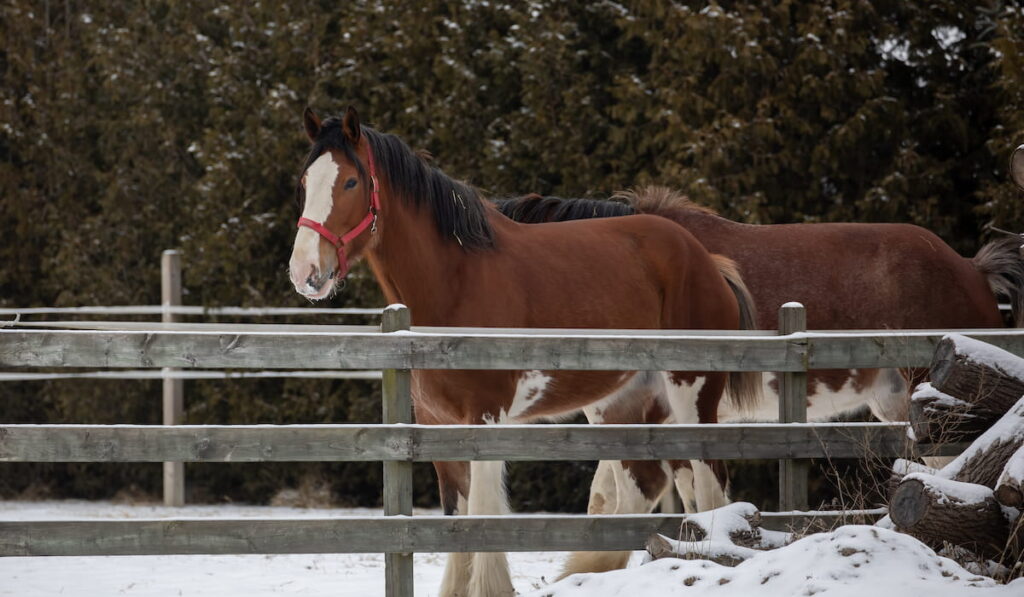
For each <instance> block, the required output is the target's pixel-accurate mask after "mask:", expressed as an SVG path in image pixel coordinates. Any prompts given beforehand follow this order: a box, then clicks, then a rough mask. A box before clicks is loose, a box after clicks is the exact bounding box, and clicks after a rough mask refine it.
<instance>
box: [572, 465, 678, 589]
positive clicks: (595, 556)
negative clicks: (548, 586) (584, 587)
mask: <svg viewBox="0 0 1024 597" xmlns="http://www.w3.org/2000/svg"><path fill="white" fill-rule="evenodd" d="M667 480H668V476H667V475H666V474H665V471H664V470H663V469H662V465H661V462H659V461H656V460H629V461H622V462H620V461H618V460H602V461H601V462H600V463H599V464H598V471H597V473H596V474H595V476H594V482H593V483H592V484H591V498H592V499H591V503H590V507H588V513H589V514H649V513H650V512H651V511H653V510H654V506H655V505H656V504H657V503H658V499H659V498H660V497H661V494H662V492H663V491H664V490H665V487H666V485H667ZM595 486H598V487H599V491H600V494H599V495H607V493H608V492H609V490H611V491H612V492H613V493H612V495H613V496H614V502H607V501H598V502H595V500H594V499H593V496H594V495H595V491H594V489H595ZM598 509H599V511H595V510H598ZM630 553H631V552H629V551H577V552H573V553H572V554H570V556H569V559H568V560H566V562H565V567H564V568H563V570H562V573H561V574H560V575H559V577H558V579H559V580H561V579H563V578H565V577H567V576H570V575H572V574H578V573H581V572H607V571H609V570H618V569H619V568H625V566H626V564H627V563H628V561H629V556H630Z"/></svg>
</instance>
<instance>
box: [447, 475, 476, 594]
mask: <svg viewBox="0 0 1024 597" xmlns="http://www.w3.org/2000/svg"><path fill="white" fill-rule="evenodd" d="M467 507H468V506H467V504H466V498H464V497H462V496H461V495H459V501H458V508H459V514H464V513H465V512H466V509H467ZM472 564H473V554H472V553H465V552H452V553H450V554H448V560H447V561H446V562H445V565H444V577H443V578H442V580H441V591H440V593H438V595H439V596H440V597H465V595H466V589H467V587H469V571H470V568H471V567H472Z"/></svg>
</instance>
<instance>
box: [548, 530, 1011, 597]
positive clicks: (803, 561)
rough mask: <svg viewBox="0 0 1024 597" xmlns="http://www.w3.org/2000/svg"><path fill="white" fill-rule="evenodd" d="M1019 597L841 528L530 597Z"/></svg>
mask: <svg viewBox="0 0 1024 597" xmlns="http://www.w3.org/2000/svg"><path fill="white" fill-rule="evenodd" d="M637 595H642V596H645V597H646V596H654V595H657V596H658V597H674V596H677V595H684V596H691V595H692V596H702V597H703V596H713V597H750V596H752V595H756V596H757V597H788V596H809V595H818V596H820V597H883V596H884V597H890V596H891V597H903V596H908V597H1011V596H1013V597H1020V596H1021V595H1024V579H1018V580H1017V581H1015V582H1013V583H1010V584H1008V585H998V584H996V583H995V581H993V580H992V579H990V578H987V577H984V576H978V575H976V574H971V573H970V572H968V571H966V570H964V569H963V568H962V567H961V566H960V565H959V564H957V563H956V562H954V561H952V560H950V559H947V558H943V557H939V556H937V555H935V552H934V551H932V550H931V549H929V548H928V547H927V546H925V545H924V544H923V543H921V542H919V541H917V540H916V539H914V538H912V537H910V536H908V535H904V534H902V533H897V532H895V531H890V530H887V529H881V528H877V527H871V526H856V525H851V526H844V527H840V528H839V529H837V530H835V531H833V532H831V533H818V534H814V535H809V536H807V537H804V538H803V539H799V540H797V541H794V542H793V543H791V544H789V545H787V546H785V547H780V548H778V549H773V550H770V551H764V552H760V553H758V554H757V555H755V556H754V557H752V558H750V559H748V560H746V561H744V562H741V563H740V564H739V565H738V566H736V567H735V568H730V567H726V566H721V565H718V564H715V563H713V562H708V561H705V560H680V559H675V558H665V559H661V560H657V561H654V562H650V563H648V564H644V565H642V566H640V567H637V568H630V569H626V570H618V571H615V572H608V573H604V574H578V575H575V576H571V577H569V578H567V579H565V580H563V581H561V582H559V583H556V584H554V585H551V586H548V587H545V588H543V589H541V590H539V591H535V592H533V593H531V594H530V597H583V596H587V597H595V596H599V597H613V596H614V597H636V596H637Z"/></svg>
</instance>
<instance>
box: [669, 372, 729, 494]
mask: <svg viewBox="0 0 1024 597" xmlns="http://www.w3.org/2000/svg"><path fill="white" fill-rule="evenodd" d="M664 375H665V395H666V397H667V398H668V403H669V406H670V407H672V417H673V418H674V419H675V420H676V422H678V423H697V422H698V420H697V400H698V398H699V397H700V390H701V388H703V387H704V383H705V382H706V381H707V379H706V378H704V377H698V378H697V379H696V380H694V383H693V384H692V385H691V384H688V383H685V382H683V383H682V384H676V383H674V382H673V381H672V380H671V379H670V376H669V374H668V373H665V374H664ZM723 403H724V401H723ZM690 466H692V467H693V485H692V486H693V492H694V495H693V498H694V501H696V504H697V510H698V511H704V510H709V509H711V508H717V507H719V506H724V505H726V504H728V503H729V498H727V497H726V495H725V488H724V487H722V486H721V485H720V484H719V482H718V478H717V477H716V476H715V474H714V473H713V472H712V471H711V467H709V466H708V465H706V464H704V462H702V461H700V460H691V461H690ZM680 497H681V498H682V499H683V502H684V504H685V503H686V502H687V501H688V500H687V498H688V497H689V496H686V495H684V494H683V493H682V492H680Z"/></svg>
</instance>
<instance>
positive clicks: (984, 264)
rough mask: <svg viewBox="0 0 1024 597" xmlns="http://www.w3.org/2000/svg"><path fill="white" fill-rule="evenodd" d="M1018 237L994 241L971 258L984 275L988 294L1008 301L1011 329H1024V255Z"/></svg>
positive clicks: (1007, 237) (975, 266)
mask: <svg viewBox="0 0 1024 597" xmlns="http://www.w3.org/2000/svg"><path fill="white" fill-rule="evenodd" d="M1022 242H1024V241H1022V240H1021V237H1019V236H1018V235H1016V234H1014V235H1013V236H1006V237H1003V238H999V239H997V240H994V241H992V242H990V243H988V244H987V245H985V246H984V247H982V248H981V250H980V251H978V254H977V255H975V256H974V258H973V259H971V263H972V264H973V265H974V268H975V269H977V270H978V271H979V272H981V273H982V274H984V275H985V277H986V278H987V279H988V286H989V288H991V289H992V294H994V295H996V296H997V297H1001V298H1004V299H1007V300H1009V301H1010V311H1011V312H1012V313H1013V325H1014V327H1018V328H1020V327H1024V256H1022V254H1021V249H1022V246H1021V243H1022Z"/></svg>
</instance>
